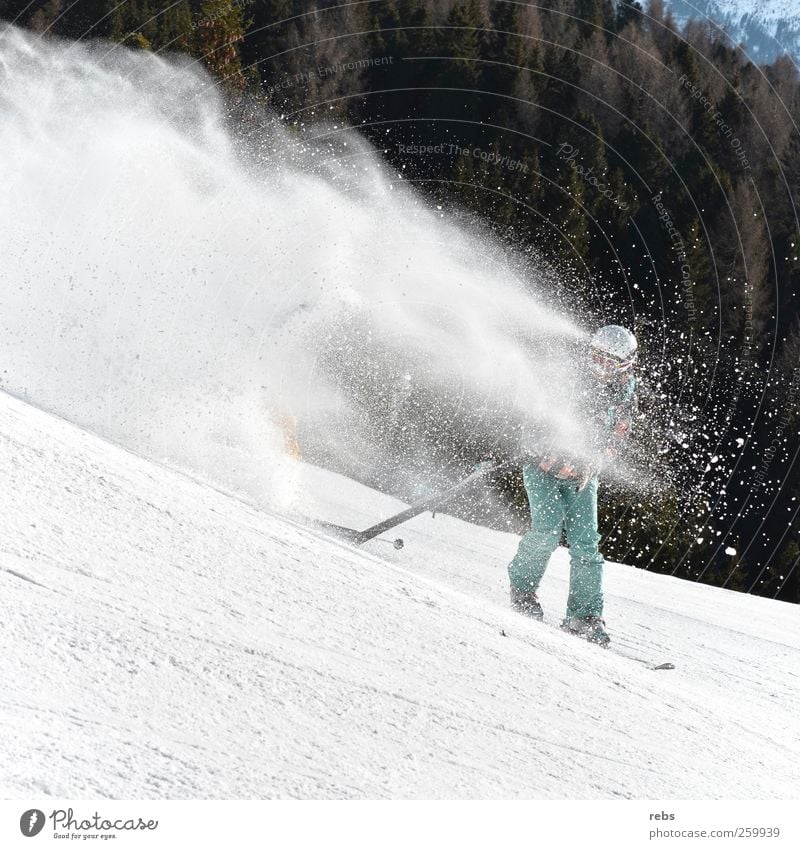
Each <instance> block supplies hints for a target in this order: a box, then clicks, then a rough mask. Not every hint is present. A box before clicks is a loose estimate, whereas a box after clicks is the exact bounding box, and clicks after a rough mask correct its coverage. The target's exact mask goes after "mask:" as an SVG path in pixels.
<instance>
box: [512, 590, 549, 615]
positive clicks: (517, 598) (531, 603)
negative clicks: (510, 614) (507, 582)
mask: <svg viewBox="0 0 800 849" xmlns="http://www.w3.org/2000/svg"><path fill="white" fill-rule="evenodd" d="M511 607H513V608H514V610H516V611H517V613H521V614H522V615H523V616H530V618H531V619H536V620H537V621H539V622H541V621H542V620H543V619H544V611H543V610H542V605H541V604H539V599H538V598H537V597H536V593H529V592H525V591H524V590H518V589H517V588H516V587H511Z"/></svg>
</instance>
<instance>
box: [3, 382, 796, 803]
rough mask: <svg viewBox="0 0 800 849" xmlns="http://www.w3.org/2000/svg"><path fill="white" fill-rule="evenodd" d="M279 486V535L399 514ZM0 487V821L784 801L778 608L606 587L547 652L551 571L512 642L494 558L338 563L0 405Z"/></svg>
mask: <svg viewBox="0 0 800 849" xmlns="http://www.w3.org/2000/svg"><path fill="white" fill-rule="evenodd" d="M283 474H284V475H285V476H286V480H285V481H284V485H285V486H287V487H290V488H291V491H292V492H293V493H294V499H295V504H294V508H295V515H298V514H299V513H300V512H302V513H305V514H306V515H308V516H316V517H318V518H324V519H328V520H331V521H339V522H347V523H351V524H354V525H355V526H358V527H361V526H365V525H367V524H370V523H371V522H373V521H374V520H377V519H378V518H381V517H383V516H385V515H388V514H390V513H391V512H394V511H395V510H396V509H397V508H398V507H399V506H400V505H399V503H398V502H396V501H394V500H393V499H391V498H389V497H386V496H384V495H381V494H379V493H377V492H374V491H371V490H368V489H366V488H364V487H362V486H360V485H358V484H356V483H354V482H353V481H350V480H348V479H346V478H342V477H340V476H337V475H334V474H331V473H329V472H326V471H323V470H321V469H318V468H314V467H311V466H307V465H304V464H302V463H295V464H293V465H292V466H291V468H290V469H288V470H284V472H283ZM0 475H1V476H2V482H3V483H2V485H3V491H4V492H5V494H6V497H5V502H4V506H3V509H2V511H0V598H2V602H3V615H2V616H1V617H0V655H2V658H3V662H2V664H1V665H0V674H1V675H2V678H1V679H0V729H1V730H0V763H2V765H3V766H2V769H0V795H2V796H3V797H6V798H8V797H11V798H17V797H36V798H40V797H42V796H53V797H71V798H75V797H82V798H89V797H113V798H137V797H138V798H196V797H208V798H267V797H269V798H272V797H311V798H342V797H347V798H363V797H381V798H382V797H413V798H419V797H437V798H440V797H491V798H496V797H527V798H563V797H569V798H611V797H623V798H682V799H685V798H716V797H729V798H792V797H794V796H795V795H796V792H797V787H798V786H800V718H799V717H798V713H797V704H798V701H799V700H798V695H799V693H798V690H799V689H800V688H798V683H799V681H800V677H799V676H800V629H798V627H797V626H798V609H797V608H796V607H794V606H790V605H787V604H783V603H780V602H775V601H770V600H767V599H763V598H755V597H748V596H744V595H740V594H736V593H733V592H728V591H724V590H719V589H714V588H711V587H707V586H700V585H694V584H691V583H688V582H683V581H680V580H677V579H672V578H669V577H664V576H659V575H655V574H649V573H645V572H642V571H637V570H634V569H632V568H630V567H626V566H622V565H614V564H610V565H609V567H608V572H607V610H606V618H607V621H608V624H609V627H610V630H611V633H612V635H613V637H614V644H613V647H612V649H610V650H608V651H604V650H602V649H599V648H596V647H593V646H590V645H588V644H586V643H583V642H581V641H579V640H577V639H576V638H574V637H570V636H567V635H565V634H563V633H562V632H560V631H559V630H558V629H557V628H555V627H552V626H554V625H555V624H557V622H558V620H559V616H560V614H561V613H562V610H563V607H564V603H565V593H566V585H565V578H566V559H565V557H564V552H559V553H558V554H557V555H556V556H555V557H554V560H553V563H552V564H551V569H550V572H549V573H548V576H547V578H546V580H545V584H544V585H543V589H542V592H541V596H542V599H543V602H544V604H545V606H546V611H547V614H546V622H545V623H544V624H541V623H535V622H531V621H528V620H526V619H524V618H522V617H521V616H519V615H517V614H515V613H513V612H512V611H510V610H509V609H508V605H507V596H506V592H507V588H506V574H505V564H506V563H507V561H508V560H509V558H510V557H511V555H512V554H513V552H514V549H515V545H516V542H517V540H516V538H515V537H514V536H512V535H510V534H505V533H499V532H495V531H490V530H487V529H483V528H480V527H475V526H471V525H469V524H466V523H464V522H462V521H459V520H456V519H453V518H450V517H447V516H444V515H437V517H436V518H435V519H431V517H430V515H427V516H421V517H419V518H417V519H415V520H413V521H412V522H411V523H410V524H409V525H408V526H405V527H404V528H402V529H401V530H400V533H402V535H403V537H404V539H405V542H406V547H405V548H404V549H403V550H402V551H395V550H394V549H393V548H392V547H391V546H390V545H387V544H385V543H383V542H374V543H371V544H370V546H369V547H368V548H367V549H365V550H355V549H353V548H351V547H349V546H348V545H346V544H344V543H340V542H337V541H336V540H333V539H329V538H326V537H325V536H323V535H321V534H320V533H318V532H315V531H314V530H311V529H309V528H308V527H305V526H303V525H302V523H300V522H298V521H292V520H288V519H286V518H281V516H279V515H276V514H269V513H265V512H262V511H259V510H257V509H255V508H253V507H251V506H249V505H248V504H246V503H245V502H243V501H242V500H240V499H238V498H237V497H235V496H234V495H232V494H227V493H224V492H220V491H218V490H216V489H214V488H212V487H210V486H208V485H207V484H204V483H203V482H200V481H197V480H194V479H191V478H189V477H187V476H185V475H182V474H180V473H178V472H176V471H173V470H171V469H168V468H165V467H163V466H160V465H157V464H154V463H151V462H149V461H147V460H145V459H143V458H141V457H139V456H136V455H134V454H131V453H128V452H126V451H125V450H123V449H121V448H119V447H117V446H115V445H113V444H111V443H108V442H105V441H102V440H101V439H99V438H98V437H96V436H94V435H92V434H90V433H88V432H86V431H83V430H80V429H78V428H77V427H75V426H73V425H71V424H68V423H66V422H65V421H63V420H60V419H57V418H55V417H52V416H50V415H49V414H46V413H44V412H41V411H39V410H37V409H35V408H33V407H31V406H28V405H26V404H24V403H23V402H21V401H19V400H17V399H14V398H11V397H10V396H7V395H5V394H2V393H0ZM622 653H624V654H627V655H630V656H631V657H626V656H622ZM634 657H638V658H641V659H642V660H645V661H648V663H652V664H658V663H660V662H662V661H667V660H669V661H672V662H674V663H675V665H676V667H677V668H676V669H675V670H674V671H653V670H652V669H651V668H648V666H647V665H645V664H644V663H642V662H639V661H638V660H636V659H633V658H634Z"/></svg>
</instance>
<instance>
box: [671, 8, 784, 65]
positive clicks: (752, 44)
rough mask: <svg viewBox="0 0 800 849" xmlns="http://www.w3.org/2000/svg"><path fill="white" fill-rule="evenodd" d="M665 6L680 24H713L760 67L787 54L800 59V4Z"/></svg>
mask: <svg viewBox="0 0 800 849" xmlns="http://www.w3.org/2000/svg"><path fill="white" fill-rule="evenodd" d="M665 6H666V8H668V9H669V10H671V11H672V13H673V14H674V15H675V17H676V19H677V20H678V21H679V22H680V23H681V24H682V23H685V22H686V21H687V20H689V19H690V18H694V19H695V20H706V19H710V20H712V21H713V22H714V23H715V24H717V25H719V26H720V27H722V28H723V29H724V30H725V31H726V32H727V33H728V35H729V36H730V37H731V39H732V41H733V43H734V44H739V43H743V44H744V45H745V47H746V50H747V53H748V55H749V56H750V59H751V60H752V61H753V62H756V63H758V64H761V63H766V62H772V61H774V60H775V59H776V58H777V57H778V56H781V55H782V54H784V53H788V54H789V55H790V56H792V57H793V58H794V59H795V60H797V59H798V58H800V14H799V12H800V9H799V8H798V4H797V0H667V2H666V3H665Z"/></svg>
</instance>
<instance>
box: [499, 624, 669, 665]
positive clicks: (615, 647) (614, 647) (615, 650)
mask: <svg viewBox="0 0 800 849" xmlns="http://www.w3.org/2000/svg"><path fill="white" fill-rule="evenodd" d="M544 624H547V623H544ZM548 627H552V626H548ZM558 630H559V631H562V630H563V629H562V628H559V629H558ZM500 635H501V636H503V637H508V636H509V633H508V632H507V631H506V630H505V629H504V628H501V629H500ZM570 636H573V637H574V636H576V635H575V634H570ZM519 639H522V641H523V642H528V641H527V640H526V639H525V638H524V637H521V638H519ZM579 639H580V638H579ZM584 642H587V643H589V644H590V645H591V643H590V641H589V640H584ZM529 645H530V643H529ZM597 648H599V649H605V650H606V651H608V652H610V653H611V654H615V655H616V656H617V657H623V658H625V660H630V661H633V662H634V663H641V664H642V666H644V667H645V668H647V669H649V670H651V671H652V672H664V671H667V670H672V669H676V668H677V667H676V666H675V664H674V663H673V662H672V661H670V660H665V661H661V662H659V663H656V662H654V661H652V660H648V659H647V658H644V657H640V656H639V655H637V654H630V653H629V652H627V651H620V649H619V643H616V642H615V641H614V640H613V639H612V640H611V642H610V643H607V644H606V645H598V646H597Z"/></svg>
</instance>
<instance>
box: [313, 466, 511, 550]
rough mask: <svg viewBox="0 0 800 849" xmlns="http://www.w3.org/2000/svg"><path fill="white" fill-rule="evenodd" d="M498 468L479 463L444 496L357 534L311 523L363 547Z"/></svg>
mask: <svg viewBox="0 0 800 849" xmlns="http://www.w3.org/2000/svg"><path fill="white" fill-rule="evenodd" d="M501 466H502V464H501V463H499V462H496V461H494V460H484V461H482V462H481V463H478V465H477V466H476V467H475V468H474V469H473V470H472V472H471V473H470V474H469V475H467V477H465V478H464V479H463V480H462V481H460V482H459V483H457V484H455V486H451V487H450V489H446V490H445V491H444V492H439V493H436V494H435V495H429V496H428V497H427V498H424V499H422V500H421V501H418V502H416V503H415V504H412V505H411V506H410V507H407V508H406V509H405V510H402V511H401V512H399V513H396V514H395V515H394V516H389V518H387V519H384V520H383V521H382V522H378V523H377V524H375V525H371V526H370V527H369V528H366V529H365V530H363V531H358V530H356V529H355V528H346V527H343V526H341V525H335V524H333V523H331V522H321V521H316V520H315V521H314V524H315V525H316V526H317V527H319V528H322V529H323V530H326V531H328V532H330V533H333V534H336V535H337V536H340V537H342V538H343V539H345V540H347V542H351V543H353V545H363V544H364V543H365V542H368V541H369V540H371V539H375V538H376V537H378V536H380V534H382V533H385V532H386V531H390V530H391V529H392V528H396V527H397V526H398V525H402V524H403V523H404V522H407V521H408V520H409V519H413V518H414V517H415V516H419V515H420V514H421V513H427V512H428V511H429V510H430V511H432V512H435V511H436V510H439V509H441V508H442V507H443V506H444V505H445V504H447V502H448V501H450V500H451V499H453V498H454V497H455V496H456V495H459V494H460V493H461V492H463V491H464V490H466V489H468V488H469V487H470V486H472V484H474V483H475V482H476V481H478V480H480V479H481V478H485V477H486V476H487V475H489V474H491V473H492V472H496V471H497V470H498V469H500V468H501ZM387 542H391V544H392V545H393V546H394V547H395V548H398V549H399V548H402V547H403V545H404V543H403V540H402V539H395V540H391V541H390V540H387Z"/></svg>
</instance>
